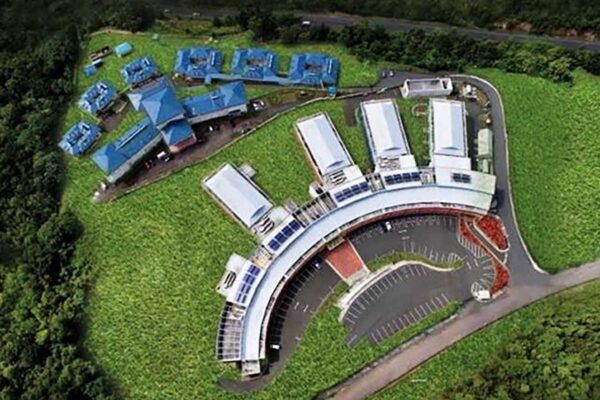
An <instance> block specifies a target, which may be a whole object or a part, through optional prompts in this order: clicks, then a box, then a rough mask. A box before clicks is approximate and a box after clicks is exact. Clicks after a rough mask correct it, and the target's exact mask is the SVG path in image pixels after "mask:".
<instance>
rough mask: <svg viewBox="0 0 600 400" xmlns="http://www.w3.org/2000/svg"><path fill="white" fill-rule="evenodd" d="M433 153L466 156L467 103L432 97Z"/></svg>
mask: <svg viewBox="0 0 600 400" xmlns="http://www.w3.org/2000/svg"><path fill="white" fill-rule="evenodd" d="M430 107H431V110H430V112H431V113H432V115H431V116H432V119H433V132H432V135H433V136H432V139H433V153H434V154H443V155H448V156H456V157H466V156H467V144H466V129H467V127H466V120H465V114H466V113H465V104H464V103H463V102H462V101H454V100H441V99H431V101H430Z"/></svg>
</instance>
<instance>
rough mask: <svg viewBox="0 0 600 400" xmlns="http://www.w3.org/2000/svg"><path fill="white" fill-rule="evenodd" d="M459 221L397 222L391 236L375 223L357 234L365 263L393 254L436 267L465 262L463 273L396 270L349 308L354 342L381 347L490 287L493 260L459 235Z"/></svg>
mask: <svg viewBox="0 0 600 400" xmlns="http://www.w3.org/2000/svg"><path fill="white" fill-rule="evenodd" d="M458 221H459V217H458V216H451V215H428V216H414V217H405V218H401V219H396V220H392V221H390V222H391V227H392V229H391V230H390V231H389V232H386V230H385V229H383V225H382V224H381V223H375V224H373V225H371V226H369V227H367V228H364V229H362V230H360V231H358V232H355V233H354V234H353V235H351V237H350V240H351V241H352V243H353V244H354V246H355V248H356V250H357V252H358V253H359V254H360V256H361V257H362V259H363V260H364V261H365V262H367V263H368V262H369V261H371V260H374V259H376V258H378V257H380V256H383V255H385V254H389V253H390V252H392V251H400V252H403V253H411V254H416V255H418V256H419V257H423V258H426V259H429V260H431V262H432V263H434V264H449V263H450V264H451V263H457V262H460V263H462V264H463V267H462V268H459V269H456V270H452V271H439V270H436V269H431V268H428V267H426V266H423V265H422V264H420V263H413V264H407V265H403V266H399V267H397V268H393V269H390V270H389V271H387V272H386V273H384V274H382V275H381V276H379V277H378V278H377V279H376V280H374V281H373V282H371V284H370V285H369V286H368V287H367V288H365V289H364V291H363V292H362V293H361V294H360V295H359V296H357V297H356V298H355V299H354V301H353V302H352V303H351V304H350V305H349V306H348V308H347V311H346V313H345V314H344V317H343V322H344V323H345V324H346V325H347V326H348V327H349V328H350V333H349V334H348V343H349V344H350V345H353V344H356V343H357V342H358V341H359V340H360V339H361V338H367V339H368V340H370V341H371V342H373V343H379V342H381V341H383V340H385V339H386V338H388V337H390V336H392V335H393V334H394V333H396V332H398V331H400V330H402V329H404V328H406V327H408V326H410V325H412V324H414V323H417V322H418V321H420V320H422V319H423V318H425V317H427V316H428V315H430V314H431V313H433V312H435V311H437V310H438V309H440V308H441V307H443V306H445V305H446V304H447V303H449V302H450V301H459V302H464V301H466V300H468V299H470V298H471V297H472V295H471V287H472V286H473V285H476V286H477V288H478V289H482V288H489V287H490V286H491V284H492V281H493V279H494V270H493V266H492V261H491V260H490V258H489V256H487V255H486V254H485V253H484V251H483V250H482V249H481V248H479V247H477V246H474V245H472V244H471V242H468V241H466V240H464V238H463V237H462V236H460V235H459V234H458V229H457V225H458Z"/></svg>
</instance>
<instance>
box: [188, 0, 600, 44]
mask: <svg viewBox="0 0 600 400" xmlns="http://www.w3.org/2000/svg"><path fill="white" fill-rule="evenodd" d="M177 3H179V4H181V5H185V6H190V7H191V6H197V5H205V6H213V7H218V6H221V7H224V6H234V7H240V6H243V5H247V4H248V3H249V2H248V0H179V1H178V2H177ZM250 3H251V4H253V5H256V4H258V5H262V6H269V5H272V4H274V3H273V2H272V1H269V0H253V1H251V2H250ZM276 7H277V8H278V9H279V10H293V9H295V10H299V11H300V10H303V11H312V12H315V11H323V12H328V11H341V12H346V13H350V14H358V15H370V16H383V17H393V18H403V19H412V20H418V21H434V22H444V23H449V24H452V25H461V26H462V25H475V26H479V27H485V28H492V27H494V26H495V24H498V23H507V24H508V27H509V28H511V27H512V28H516V27H517V25H518V23H520V22H524V23H527V24H529V25H530V30H531V32H532V33H554V32H562V33H566V30H569V29H575V30H577V31H578V32H579V33H585V32H592V33H594V32H595V33H596V35H598V34H599V33H600V7H599V6H598V1H597V0H494V1H489V0H283V1H279V2H277V5H276ZM521 28H524V27H521Z"/></svg>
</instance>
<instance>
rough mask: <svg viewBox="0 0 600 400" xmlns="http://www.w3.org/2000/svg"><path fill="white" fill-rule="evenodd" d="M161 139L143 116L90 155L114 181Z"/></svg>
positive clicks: (108, 177)
mask: <svg viewBox="0 0 600 400" xmlns="http://www.w3.org/2000/svg"><path fill="white" fill-rule="evenodd" d="M160 141H161V135H160V134H159V132H158V129H156V127H155V126H154V124H153V123H152V121H150V119H149V118H144V119H143V120H141V121H140V122H138V123H137V124H135V125H134V126H133V127H132V128H131V129H130V130H128V131H127V132H126V133H125V134H124V135H123V136H121V137H120V138H119V139H117V140H115V141H114V142H111V143H108V144H107V145H105V146H103V147H102V148H101V149H100V150H98V151H96V152H95V153H94V154H93V155H92V159H93V160H94V162H95V163H96V165H97V166H98V167H99V168H100V169H101V170H102V171H104V173H106V175H107V180H108V181H109V182H111V183H115V182H116V181H117V180H119V179H120V178H122V177H123V176H124V175H125V174H127V172H129V171H130V170H131V168H132V167H133V166H134V165H135V164H136V163H137V162H138V161H140V160H141V159H142V158H143V157H144V156H145V155H146V154H148V152H150V151H151V150H152V149H153V148H154V147H156V145H158V144H159V143H160Z"/></svg>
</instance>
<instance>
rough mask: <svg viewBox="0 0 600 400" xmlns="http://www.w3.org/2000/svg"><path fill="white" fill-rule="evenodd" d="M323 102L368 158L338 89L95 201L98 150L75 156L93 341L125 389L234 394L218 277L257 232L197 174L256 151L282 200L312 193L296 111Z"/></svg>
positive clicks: (139, 393) (247, 249)
mask: <svg viewBox="0 0 600 400" xmlns="http://www.w3.org/2000/svg"><path fill="white" fill-rule="evenodd" d="M318 111H327V112H329V114H330V115H331V117H332V120H333V121H334V123H335V124H336V126H337V127H338V130H339V132H340V135H341V136H342V138H343V139H344V141H345V142H346V144H347V145H348V148H349V151H350V152H351V154H352V156H353V157H354V159H355V160H357V162H359V163H360V164H361V165H363V166H364V165H365V163H367V162H368V155H367V150H366V145H365V141H364V139H363V137H362V132H361V131H360V128H359V127H353V128H348V127H346V126H345V122H344V115H343V104H342V102H340V101H325V102H320V103H316V104H312V105H310V106H307V107H305V108H303V109H300V110H298V111H295V112H293V113H291V114H289V115H286V116H284V117H281V118H279V119H277V120H276V121H274V122H273V123H272V124H270V125H268V126H266V127H264V128H262V129H260V130H259V131H258V132H256V133H255V134H253V135H251V136H249V137H247V138H245V139H243V140H241V141H240V142H238V143H237V144H236V145H234V146H231V147H229V148H228V149H226V150H225V151H223V152H221V153H219V154H218V155H216V156H214V157H213V158H211V159H209V160H207V161H205V162H203V163H201V164H200V165H197V166H195V167H192V168H189V169H187V170H184V171H182V172H180V173H177V174H174V175H173V176H171V177H169V178H168V179H165V180H162V181H160V182H158V183H156V184H153V185H151V186H149V187H147V188H143V189H140V190H138V191H136V192H135V193H134V194H131V195H127V196H125V197H123V198H121V199H119V200H117V201H115V202H113V203H109V204H102V205H94V204H92V203H91V202H90V195H91V193H92V192H93V190H94V189H95V185H96V184H97V182H99V181H100V180H101V178H102V174H101V172H100V171H99V170H98V169H97V168H96V167H95V166H94V165H93V164H92V162H91V160H89V159H88V158H83V159H79V160H75V159H72V158H68V159H67V163H68V171H69V174H68V178H67V187H66V191H65V195H64V206H65V207H71V208H73V209H74V210H75V211H76V213H77V214H78V216H79V217H80V219H81V220H82V222H83V224H84V225H85V227H86V231H85V236H84V238H83V240H82V243H81V246H79V254H78V255H79V256H80V257H87V258H89V260H90V262H92V264H93V265H94V268H95V271H96V274H97V281H96V283H95V286H94V288H93V291H92V296H91V300H90V305H89V323H88V336H87V339H86V340H87V344H88V347H89V348H90V350H91V351H92V353H93V354H94V356H95V357H96V358H97V359H98V361H99V362H100V364H101V365H102V367H103V368H105V369H106V371H107V372H108V374H109V375H110V376H112V377H115V378H116V379H117V380H118V383H119V384H120V386H121V387H122V388H123V390H124V391H125V392H126V394H127V395H128V397H131V398H147V399H151V398H161V399H167V398H207V397H208V398H227V397H228V396H227V394H226V393H225V392H222V391H221V390H220V389H218V388H217V386H216V380H217V377H218V376H221V375H222V374H224V373H227V370H228V368H230V367H226V366H223V365H221V364H219V363H218V362H217V361H216V360H215V358H214V340H215V332H216V328H217V323H218V318H219V314H220V311H221V307H222V305H223V299H222V298H221V297H220V296H219V295H218V294H217V293H216V291H215V290H214V286H215V284H216V282H218V280H219V278H220V276H221V275H222V273H223V266H224V265H225V262H226V261H227V258H228V257H229V255H230V254H231V253H232V252H234V251H235V252H239V253H241V254H244V255H249V254H250V253H251V252H252V250H253V249H254V246H255V240H254V238H253V237H252V236H251V235H250V234H249V233H247V232H246V231H244V230H243V229H242V228H241V227H240V226H239V225H237V224H236V223H235V222H233V221H231V219H229V218H227V216H226V215H225V214H224V213H223V212H222V210H221V209H220V208H219V206H218V205H217V204H215V202H214V201H212V200H211V199H210V197H209V196H208V195H207V194H206V193H205V192H204V191H203V190H202V189H201V187H200V181H201V179H202V177H204V176H206V175H207V174H208V173H209V172H211V171H213V170H214V169H216V168H218V166H219V165H220V164H221V163H223V162H226V161H231V162H234V163H238V164H239V163H243V162H248V163H250V165H252V166H253V167H254V168H256V171H257V175H256V181H257V183H258V184H259V185H260V186H261V187H262V188H263V189H264V190H265V191H266V192H267V193H268V194H269V195H271V197H272V198H273V200H274V201H275V202H276V203H279V204H281V203H282V202H283V201H285V200H286V199H288V198H293V199H295V200H296V201H298V202H299V203H301V202H303V201H305V200H307V199H308V197H309V196H308V184H309V183H310V182H311V181H312V180H313V179H314V177H313V176H312V175H311V172H310V169H309V168H308V166H307V165H306V161H305V158H304V154H303V152H302V149H301V146H300V145H299V144H298V143H297V141H296V140H294V138H293V123H294V122H295V120H296V119H297V118H299V117H301V116H305V115H310V114H314V113H316V112H318ZM132 115H133V116H136V115H139V114H135V113H132ZM232 238H235V240H233V239H232ZM340 328H341V327H340ZM341 329H342V331H343V328H341ZM285 374H287V372H285ZM200 376H201V377H202V379H198V377H200ZM282 376H283V375H282ZM282 379H283V378H282ZM288 379H293V378H288ZM265 393H268V392H265Z"/></svg>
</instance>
